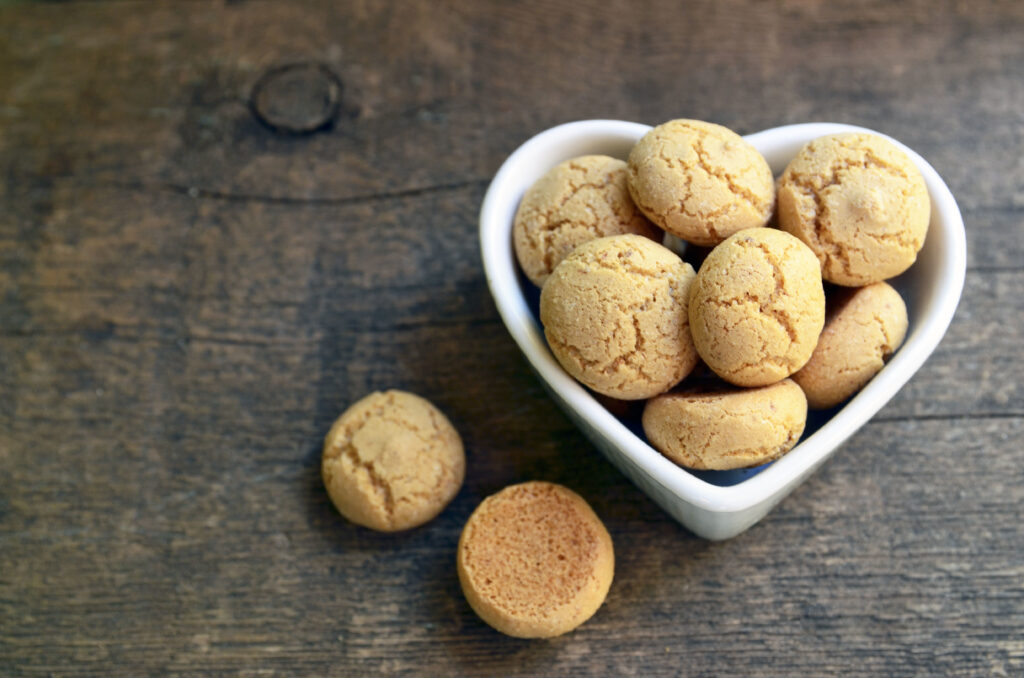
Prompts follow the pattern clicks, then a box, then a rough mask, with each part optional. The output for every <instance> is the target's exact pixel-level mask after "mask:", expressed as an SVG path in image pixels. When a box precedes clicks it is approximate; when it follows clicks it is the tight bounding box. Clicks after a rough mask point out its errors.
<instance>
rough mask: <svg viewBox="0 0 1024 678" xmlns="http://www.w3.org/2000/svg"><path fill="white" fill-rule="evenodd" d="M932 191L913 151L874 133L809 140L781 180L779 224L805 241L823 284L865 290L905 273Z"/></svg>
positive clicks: (923, 228) (922, 236) (925, 227)
mask: <svg viewBox="0 0 1024 678" xmlns="http://www.w3.org/2000/svg"><path fill="white" fill-rule="evenodd" d="M930 215H931V203H930V201H929V197H928V189H927V187H926V186H925V183H924V179H923V178H922V177H921V173H920V172H919V171H918V169H917V167H916V166H915V165H914V163H913V161H911V159H910V158H909V157H907V154H906V153H904V152H903V151H902V150H900V149H899V148H898V147H897V146H896V145H895V144H893V143H892V142H890V141H888V140H886V139H884V138H883V137H880V136H878V135H875V134H859V133H853V134H836V135H832V136H825V137H820V138H818V139H815V140H813V141H811V142H809V143H808V144H807V145H806V146H804V147H803V149H801V150H800V152H799V153H797V155H796V157H795V158H793V160H792V161H791V162H790V163H789V166H788V167H786V171H785V172H783V174H782V177H780V179H779V226H780V228H782V229H783V230H785V231H787V232H789V233H792V234H793V235H795V236H796V237H798V238H800V239H801V240H802V241H804V242H805V243H806V244H807V245H808V246H809V247H810V248H811V250H812V251H813V252H814V254H815V255H816V256H817V257H818V259H819V260H820V261H821V274H822V277H823V278H824V279H825V280H828V281H829V282H833V283H836V284H837V285H846V286H860V285H868V284H870V283H873V282H878V281H880V280H885V279H886V278H891V277H893V276H896V275H899V274H900V273H902V272H903V271H905V270H907V269H908V268H909V267H910V265H911V264H913V263H914V261H915V259H916V258H917V253H918V251H919V250H920V249H921V247H922V246H923V245H924V239H925V235H926V234H927V232H928V221H929V219H930Z"/></svg>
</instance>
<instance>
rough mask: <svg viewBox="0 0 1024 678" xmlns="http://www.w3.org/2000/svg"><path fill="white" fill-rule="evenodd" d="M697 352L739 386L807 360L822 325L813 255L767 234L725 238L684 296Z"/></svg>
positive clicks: (782, 374)
mask: <svg viewBox="0 0 1024 678" xmlns="http://www.w3.org/2000/svg"><path fill="white" fill-rule="evenodd" d="M689 312H690V330H691V331H692V332H693V342H694V344H696V346H697V352H698V353H700V357H701V358H703V359H704V362H705V363H707V365H708V367H710V368H711V369H712V370H713V371H714V372H715V373H716V374H717V375H718V376H720V377H722V378H723V379H725V380H726V381H728V382H730V383H733V384H736V385H738V386H765V385H767V384H772V383H774V382H776V381H779V380H781V379H785V378H786V377H788V376H789V375H791V374H793V373H794V372H796V371H797V370H798V369H800V368H801V367H803V366H804V363H806V362H807V360H808V359H809V358H810V357H811V352H812V351H814V345H815V344H816V343H817V341H818V335H819V334H821V328H822V326H823V325H824V323H825V291H824V288H823V287H822V284H821V273H820V268H819V266H818V260H817V259H815V257H814V253H813V252H811V250H810V249H808V248H807V246H806V245H804V244H803V243H802V242H800V241H799V240H797V239H796V238H794V237H793V236H791V235H790V234H788V233H784V232H782V231H777V230H775V229H773V228H757V229H747V230H745V231H740V232H739V233H736V234H735V235H732V236H730V237H729V238H728V239H726V240H725V241H724V242H722V243H721V244H720V245H718V247H716V248H715V249H713V250H712V251H711V253H710V254H709V255H708V256H707V258H706V259H705V260H704V263H703V264H701V267H700V271H699V272H698V273H697V278H696V280H695V281H694V283H693V287H692V291H691V293H690V309H689Z"/></svg>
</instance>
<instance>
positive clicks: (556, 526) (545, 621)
mask: <svg viewBox="0 0 1024 678" xmlns="http://www.w3.org/2000/svg"><path fill="white" fill-rule="evenodd" d="M457 568H458V575H459V582H460V584H461V585H462V590H463V593H464V594H465V596H466V600H467V601H468V602H469V605H470V607H472V608H473V611H474V612H476V613H477V615H479V616H480V618H481V619H483V620H484V621H485V622H487V623H488V624H489V625H490V626H492V627H494V628H495V629H497V630H498V631H501V632H502V633H505V634H507V635H510V636H515V637H518V638H550V637H553V636H558V635H561V634H563V633H567V632H568V631H571V630H572V629H574V628H576V627H577V626H579V625H580V624H582V623H583V622H585V621H586V620H587V619H589V618H590V617H591V616H592V615H593V614H594V613H595V612H596V611H597V610H598V608H599V607H600V606H601V604H602V603H603V602H604V599H605V596H606V595H607V594H608V589H609V588H610V586H611V582H612V577H613V574H614V569H615V556H614V552H613V548H612V541H611V537H610V536H609V534H608V531H607V530H606V529H605V527H604V524H603V523H602V522H601V520H600V519H599V518H598V517H597V515H596V514H595V513H594V512H593V510H592V509H591V508H590V506H589V505H588V504H587V503H586V502H585V501H584V500H583V499H582V498H581V497H580V496H579V495H577V494H576V493H575V492H573V491H572V490H569V489H568V488H565V487H562V486H561V485H555V484H553V483H546V482H527V483H522V484H519V485H512V486H511V487H507V488H505V489H504V490H502V491H500V492H498V493H497V494H494V495H492V496H490V497H488V498H487V499H485V500H484V501H483V502H482V503H481V504H480V506H478V507H477V509H476V510H475V511H474V512H473V514H472V515H471V516H470V517H469V520H468V521H467V522H466V526H465V527H464V528H463V530H462V536H461V537H460V539H459V546H458V555H457Z"/></svg>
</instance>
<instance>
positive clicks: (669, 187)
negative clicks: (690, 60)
mask: <svg viewBox="0 0 1024 678" xmlns="http://www.w3.org/2000/svg"><path fill="white" fill-rule="evenodd" d="M629 191H630V194H631V195H632V196H633V201H634V202H635V203H636V205H637V207H639V208H640V210H641V211H642V212H643V213H644V214H646V215H647V218H648V219H650V220H651V221H653V222H654V223H655V224H657V225H658V226H661V227H662V228H664V229H665V230H666V231H668V232H670V233H673V234H674V235H677V236H679V237H680V238H682V239H683V240H686V241H688V242H692V243H694V244H697V245H702V246H710V245H715V244H717V243H719V242H721V241H722V240H724V239H725V238H727V237H729V236H730V235H732V234H733V233H735V232H737V231H739V230H741V229H744V228H754V227H758V226H764V225H765V224H766V223H768V219H769V218H770V217H771V214H772V207H773V206H774V203H775V184H774V181H773V179H772V171H771V168H770V167H769V166H768V162H767V161H766V160H765V159H764V157H763V156H762V155H761V154H760V153H758V151H757V149H755V148H754V147H753V146H751V145H750V144H748V143H747V142H746V141H744V140H743V138H742V137H740V136H739V135H738V134H736V133H735V132H733V131H732V130H730V129H727V128H725V127H722V126H721V125H715V124H712V123H708V122H701V121H699V120H671V121H669V122H666V123H664V124H662V125H659V126H657V127H655V128H654V129H652V130H651V131H649V132H648V133H647V134H645V135H644V136H643V138H641V139H640V141H639V142H637V144H636V145H635V146H634V147H633V150H632V151H631V152H630V154H629Z"/></svg>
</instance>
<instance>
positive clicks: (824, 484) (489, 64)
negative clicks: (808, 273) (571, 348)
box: [0, 0, 1024, 676]
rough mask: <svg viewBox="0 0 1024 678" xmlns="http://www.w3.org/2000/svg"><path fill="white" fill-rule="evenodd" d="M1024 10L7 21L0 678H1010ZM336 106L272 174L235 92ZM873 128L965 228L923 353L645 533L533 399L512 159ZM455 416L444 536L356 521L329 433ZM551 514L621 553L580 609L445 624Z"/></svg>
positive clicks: (627, 6)
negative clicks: (491, 556) (592, 145)
mask: <svg viewBox="0 0 1024 678" xmlns="http://www.w3.org/2000/svg"><path fill="white" fill-rule="evenodd" d="M1022 32H1024V5H1021V3H1015V2H977V3H956V2H923V1H921V2H917V1H915V2H907V3H888V2H881V1H874V0H872V1H869V2H865V3H857V4H856V5H841V4H840V3H824V2H816V1H813V0H788V1H779V2H738V1H735V2H734V1H730V2H711V1H706V2H696V3H687V4H681V3H670V2H667V1H666V2H654V1H649V2H642V3H636V4H634V3H629V2H626V1H625V0H615V1H613V2H606V3H593V4H591V5H590V6H588V7H586V8H581V7H580V6H578V4H577V3H567V2H560V1H555V0H547V1H539V0H535V1H528V2H516V3H501V2H497V1H494V2H481V3H456V2H444V3H425V2H423V3H420V2H395V3H378V2H351V3H328V2H311V3H288V2H277V1H258V0H251V1H248V2H225V3H172V2H156V3H136V2H115V1H113V0H105V1H99V2H73V3H61V4H60V5H59V6H56V5H50V4H19V5H6V6H3V7H0V177H2V180H0V674H2V675H5V676H8V675H10V676H37V675H53V676H63V675H103V676H145V675H182V676H192V675H264V674H271V675H311V676H312V675H316V676H323V675H339V676H354V675H376V674H380V673H386V674H401V675H481V676H483V675H591V674H596V675H608V674H616V675H644V676H648V675H655V676H658V675H680V674H683V675H693V676H716V675H724V674H727V673H735V674H740V675H749V676H790V675H794V674H798V673H806V674H810V675H831V674H835V673H840V672H842V673H844V674H849V675H892V676H926V675H927V676H931V675H965V676H967V675H971V676H973V675H995V676H1001V675H1002V676H1013V675H1020V674H1021V673H1022V672H1024V643H1022V641H1021V638H1022V637H1024V584H1022V582H1024V565H1022V563H1024V560H1022V558H1021V554H1022V553H1024V513H1022V512H1024V509H1022V508H1021V507H1024V471H1022V469H1024V445H1022V441H1024V387H1022V386H1021V384H1022V383H1024V368H1022V367H1021V364H1020V360H1019V357H1020V348H1019V347H1020V345H1021V341H1022V339H1024V301H1022V300H1021V295H1020V290H1021V289H1022V287H1024V266H1022V265H1021V263H1020V262H1021V260H1022V258H1024V244H1022V242H1024V241H1022V239H1021V238H1020V233H1021V228H1022V226H1024V198H1022V194H1021V188H1020V187H1021V185H1022V179H1024V166H1022V165H1021V160H1020V159H1021V157H1024V148H1022V129H1024V126H1022V125H1024V119H1022V118H1021V113H1020V111H1022V110H1024V83H1022V81H1021V79H1020V73H1021V72H1024V43H1022V42H1021V41H1020V40H1019V39H1018V37H1019V35H1021V34H1022ZM300 62H301V63H312V64H320V65H323V66H324V67H326V68H329V69H330V70H331V71H332V72H333V73H335V74H337V75H338V78H339V81H340V83H341V85H342V87H341V90H340V102H339V108H338V111H337V117H336V118H335V119H334V122H333V124H331V125H329V126H328V127H327V128H326V129H324V130H322V131H319V132H316V133H313V134H309V135H305V136H295V135H285V134H277V133H275V132H274V131H273V130H271V129H269V128H268V127H267V126H266V125H264V124H261V123H260V122H259V121H258V120H257V119H256V118H255V117H254V116H253V115H252V111H251V110H250V107H249V97H250V94H251V90H252V87H253V86H254V85H255V83H256V82H257V81H258V80H259V78H260V77H261V75H263V74H264V73H266V72H267V71H268V69H272V68H275V67H279V66H281V65H282V64H288V63H300ZM680 116H686V117H694V118H702V119H707V120H712V121H714V122H718V123H721V124H725V125H728V126H730V127H732V128H734V129H736V130H737V131H739V132H741V133H746V132H752V131H756V130H758V129H762V128H766V127H771V126H775V125H780V124H786V123H790V122H799V121H806V120H836V121H841V122H850V123H855V124H861V125H865V126H868V127H873V128H876V129H879V130H881V131H884V132H886V133H888V134H890V135H892V136H894V137H896V138H899V139H901V140H902V141H904V142H905V143H907V144H908V145H910V146H911V147H913V148H915V149H917V150H919V151H920V152H921V153H922V155H924V156H925V157H926V158H927V159H928V160H929V161H930V162H931V163H932V164H933V165H934V166H935V167H936V168H937V169H938V171H939V172H940V174H942V176H943V177H944V178H945V179H946V181H947V182H948V183H949V185H950V187H951V189H952V190H953V193H954V195H956V197H957V199H958V201H959V203H960V206H961V209H962V210H963V214H964V219H965V223H966V225H967V234H968V243H969V251H968V276H967V284H966V287H965V289H964V296H963V300H962V302H961V305H960V308H959V310H958V312H957V315H956V317H955V318H954V321H953V324H952V326H951V327H950V329H949V332H948V334H947V336H946V338H945V339H944V341H943V342H942V344H940V346H939V348H938V350H937V351H936V352H935V354H934V355H933V356H932V358H931V359H930V360H929V362H928V363H927V364H926V365H925V366H924V368H923V369H922V370H921V371H920V372H919V373H918V374H917V375H916V376H915V377H914V379H913V380H912V381H911V382H910V383H909V384H908V385H907V386H906V387H905V388H904V389H903V390H902V391H901V392H900V394H899V395H898V396H897V397H896V398H895V399H894V400H893V401H892V402H891V403H890V404H889V405H887V406H886V407H885V408H884V409H883V410H882V412H881V413H880V414H879V415H878V417H877V418H876V419H875V420H874V421H873V422H872V423H870V424H869V425H868V426H866V427H865V428H864V429H863V430H862V431H860V432H859V433H858V434H857V435H855V436H854V437H853V438H852V439H851V440H850V441H849V442H848V443H847V444H846V445H845V447H844V448H843V449H842V450H841V451H840V452H839V453H838V454H837V455H836V457H835V458H834V459H833V461H832V462H830V464H829V465H827V466H826V467H825V468H824V469H822V470H821V471H819V472H818V473H817V474H816V475H815V476H813V477H812V478H811V479H810V480H809V481H808V482H807V483H806V484H805V485H804V486H802V487H801V488H799V489H798V490H797V491H796V492H795V493H794V494H793V495H792V496H791V497H790V498H788V499H787V500H786V501H784V502H783V503H782V504H781V505H780V506H779V507H778V508H777V509H775V510H774V511H773V513H771V514H770V515H769V516H768V517H767V518H766V519H765V520H764V521H763V522H762V523H760V524H759V525H757V526H755V527H754V528H753V529H751V530H750V531H749V532H747V533H745V534H743V535H741V536H739V537H737V538H735V539H733V540H730V541H728V542H724V543H710V542H706V541H703V540H701V539H698V538H696V537H694V536H693V535H691V534H690V533H688V532H687V531H686V530H685V529H683V528H682V527H680V526H679V525H677V524H675V523H674V522H672V521H671V520H670V519H669V518H668V517H667V516H666V515H665V514H664V513H662V512H661V511H660V510H659V509H658V508H657V507H656V506H655V505H654V504H653V503H652V502H651V501H650V500H648V499H647V498H646V497H645V496H644V495H643V494H642V493H640V492H639V491H638V490H637V489H635V488H634V487H633V486H632V485H631V484H629V482H628V481H626V480H625V479H624V477H622V476H621V475H620V474H619V473H618V472H617V471H615V469H614V468H612V467H611V466H610V465H609V464H608V463H607V462H605V461H604V459H603V458H602V457H600V456H599V455H598V454H597V453H596V452H595V450H594V449H593V448H592V447H591V446H590V445H589V444H588V443H587V442H586V441H585V439H584V438H583V437H582V436H581V435H580V434H579V433H578V432H577V431H576V430H575V429H574V428H573V427H572V425H571V424H570V423H569V422H568V420H567V419H566V418H565V417H564V416H563V415H562V414H561V413H560V412H559V411H558V410H557V409H556V408H555V406H554V405H553V403H552V402H551V401H550V399H548V397H547V395H546V394H545V392H544V391H543V389H542V388H541V386H540V385H539V383H538V381H537V380H536V379H535V378H534V376H533V375H532V373H531V372H530V371H529V369H528V367H527V364H526V362H525V361H524V360H523V359H522V358H521V357H520V355H519V353H518V351H517V349H516V348H515V345H514V344H513V343H512V341H511V339H510V338H509V337H508V335H507V333H506V332H505V330H504V327H503V325H502V324H501V321H500V319H499V318H498V315H497V313H496V311H495V309H494V305H493V303H492V301H491V300H490V297H489V294H488V292H487V287H486V283H485V280H484V278H483V274H482V270H481V267H480V262H479V254H478V245H477V241H476V235H475V233H476V221H477V212H478V210H479V205H480V201H481V199H482V196H483V192H484V190H485V188H486V184H487V181H488V179H489V177H490V176H491V175H492V174H493V173H494V171H495V170H496V169H497V167H498V165H499V164H500V163H501V161H502V160H503V159H504V157H505V156H506V155H507V154H508V153H509V151H511V150H512V149H513V148H515V147H516V146H517V145H518V144H520V143H521V142H522V141H523V140H524V139H526V138H527V137H529V136H530V135H532V134H534V133H536V132H538V131H540V130H542V129H544V128H546V127H549V126H551V125H553V124H557V123H559V122H564V121H567V120H573V119H580V118H600V117H610V118H620V119H626V120H637V121H642V122H647V123H657V122H660V121H663V120H666V119H669V118H672V117H680ZM388 387H397V388H405V389H408V390H412V391H415V392H417V393H419V394H421V395H423V396H425V397H427V398H429V399H431V400H432V401H434V402H435V403H436V404H437V405H438V406H439V407H441V409H442V410H444V411H445V412H446V413H447V414H448V415H449V417H450V418H451V419H452V421H453V423H454V424H455V425H456V427H457V428H458V429H459V431H460V432H461V433H462V435H463V438H464V440H465V443H466V448H467V451H468V464H469V465H468V473H467V480H466V484H465V486H464V487H463V489H462V491H461V492H460V493H459V495H458V497H457V498H456V500H455V501H454V502H453V504H452V505H451V506H450V507H449V509H448V510H446V511H445V512H444V513H443V514H442V515H441V516H440V517H439V518H438V519H437V520H436V521H434V522H433V523H431V524H430V525H428V526H426V527H424V528H422V529H420V530H415V531H413V532H411V533H407V534H399V535H379V534H375V533H371V532H369V531H367V530H364V529H361V528H356V527H354V526H352V525H349V524H347V523H345V522H344V521H343V520H342V519H341V518H340V517H339V516H338V515H337V514H336V512H335V511H334V510H333V509H332V508H331V506H330V504H329V502H328V500H327V497H326V494H325V493H324V492H323V489H322V486H321V484H320V480H319V446H320V444H321V441H322V438H323V435H324V434H325V433H326V430H327V428H328V426H329V425H330V423H331V421H332V420H333V419H334V418H335V417H336V416H337V414H338V413H339V412H340V411H341V410H342V409H344V407H346V406H347V404H349V403H351V402H352V401H354V400H355V399H357V398H358V397H360V396H362V395H364V394H365V393H366V392H368V391H370V390H373V389H377V388H388ZM532 478H538V479H547V480H552V481H556V482H561V483H565V484H567V485H569V486H570V487H572V488H573V489H575V490H577V491H578V492H580V493H581V494H582V495H583V496H584V497H585V498H586V499H587V500H588V501H589V502H591V504H592V506H593V507H594V509H595V511H596V512H597V513H598V515H600V516H601V517H602V518H603V519H604V520H605V521H606V523H607V525H608V527H609V530H610V532H611V534H612V537H613V540H614V541H615V545H616V554H617V573H616V580H615V583H614V584H613V586H612V590H611V593H610V595H609V598H608V601H607V603H606V605H605V606H604V607H603V608H602V609H601V610H600V611H599V612H598V614H597V615H596V616H595V617H594V618H593V619H592V620H591V621H590V622H588V623H587V624H586V625H584V626H583V627H581V628H580V629H579V630H578V631H577V632H575V633H573V634H571V635H569V636H566V637H563V638H559V639H556V640H553V641H550V642H526V641H518V640H513V639H509V638H505V637H502V636H500V635H498V634H497V633H495V632H493V631H492V630H490V629H489V628H488V627H486V626H485V625H484V624H483V623H482V622H480V621H479V620H478V619H477V618H476V617H475V616H474V615H473V613H472V611H471V610H470V609H469V608H468V606H467V605H466V603H465V601H464V599H463V598H462V596H461V594H460V592H459V588H458V583H457V580H456V578H455V574H454V546H455V543H456V542H457V539H458V535H459V531H460V529H461V526H462V525H463V523H464V522H465V520H466V518H467V517H468V515H469V513H470V512H471V511H472V510H473V508H474V507H475V506H476V505H477V504H478V503H479V502H480V501H481V500H482V499H483V498H484V497H485V496H487V495H489V494H491V493H493V492H495V491H497V490H498V489H500V488H501V487H503V486H505V485H507V484H510V483H513V482H516V481H520V480H525V479H532Z"/></svg>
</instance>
